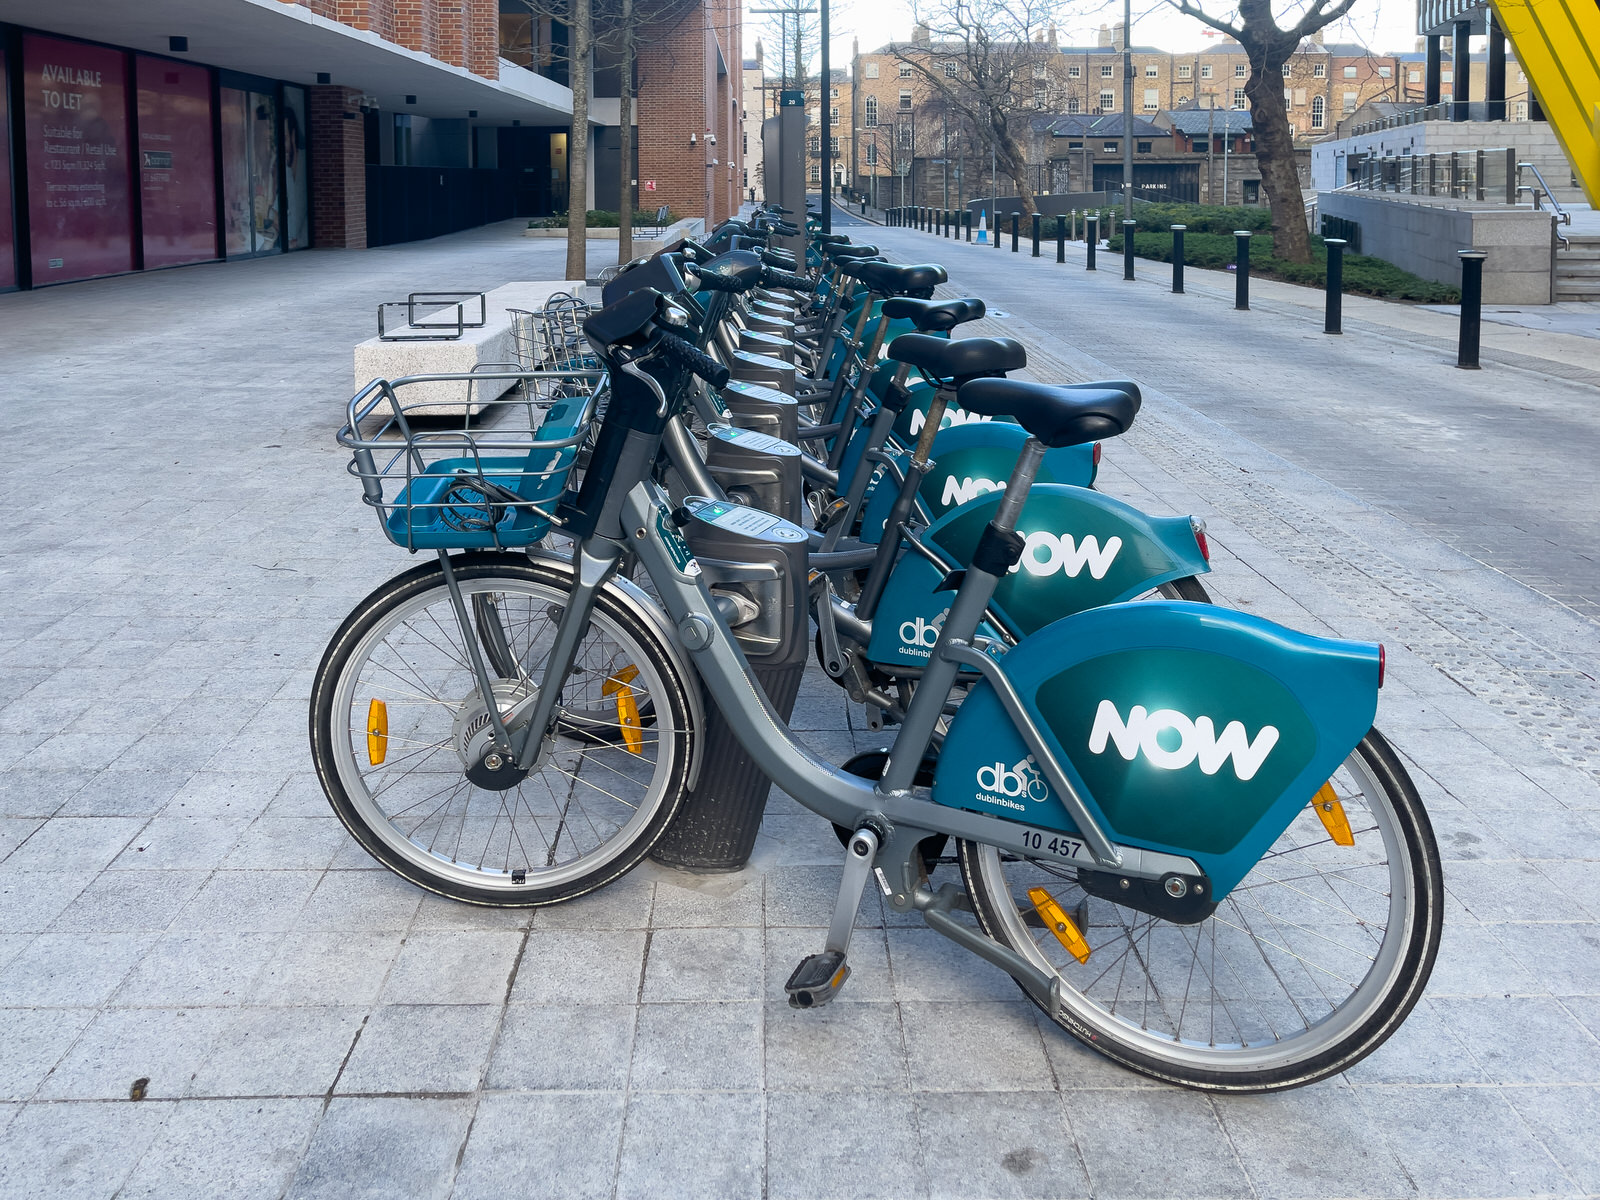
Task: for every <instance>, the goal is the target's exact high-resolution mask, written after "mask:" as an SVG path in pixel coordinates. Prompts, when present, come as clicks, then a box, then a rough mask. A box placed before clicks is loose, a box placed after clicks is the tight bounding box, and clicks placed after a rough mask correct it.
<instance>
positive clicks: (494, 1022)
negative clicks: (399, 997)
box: [335, 1004, 505, 1094]
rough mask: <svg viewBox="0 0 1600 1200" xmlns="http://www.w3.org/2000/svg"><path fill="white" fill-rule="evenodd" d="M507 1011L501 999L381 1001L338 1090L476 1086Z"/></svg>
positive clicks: (426, 1089) (427, 1089)
mask: <svg viewBox="0 0 1600 1200" xmlns="http://www.w3.org/2000/svg"><path fill="white" fill-rule="evenodd" d="M504 1011H505V1010H504V1009H503V1008H501V1007H500V1006H499V1005H498V1004H384V1005H380V1006H379V1007H378V1008H376V1009H375V1010H374V1011H373V1012H372V1014H371V1015H370V1016H369V1017H368V1018H367V1023H366V1025H365V1026H364V1027H363V1028H362V1030H361V1038H360V1040H359V1041H358V1042H357V1043H356V1047H355V1049H354V1050H353V1051H352V1052H351V1054H350V1057H349V1059H348V1061H346V1063H345V1065H344V1070H343V1071H341V1072H340V1074H339V1082H338V1085H337V1086H336V1088H335V1091H337V1092H340V1093H351V1092H371V1093H379V1092H386V1093H407V1094H417V1093H438V1092H463V1093H465V1092H474V1091H476V1090H477V1089H478V1085H479V1083H480V1082H481V1081H482V1079H483V1074H484V1070H485V1069H486V1068H487V1066H488V1063H489V1050H490V1047H491V1045H492V1044H493V1041H494V1035H495V1031H496V1030H497V1029H498V1027H499V1025H500V1020H501V1017H502V1015H503V1014H504Z"/></svg>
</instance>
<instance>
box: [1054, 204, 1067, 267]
mask: <svg viewBox="0 0 1600 1200" xmlns="http://www.w3.org/2000/svg"><path fill="white" fill-rule="evenodd" d="M1056 261H1057V262H1058V263H1064V262H1066V261H1067V215H1066V214H1065V213H1057V214H1056Z"/></svg>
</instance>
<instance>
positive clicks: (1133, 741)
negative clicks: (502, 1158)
mask: <svg viewBox="0 0 1600 1200" xmlns="http://www.w3.org/2000/svg"><path fill="white" fill-rule="evenodd" d="M1163 734H1166V735H1167V737H1166V740H1167V742H1168V743H1171V742H1173V741H1176V742H1177V745H1175V746H1170V745H1162V741H1161V739H1162V735H1163ZM1108 741H1109V742H1112V743H1114V744H1115V745H1116V747H1117V753H1118V754H1120V755H1122V757H1123V758H1124V759H1126V760H1127V761H1128V762H1132V761H1133V760H1134V758H1136V757H1137V756H1138V755H1139V754H1140V753H1141V752H1142V753H1143V754H1144V756H1145V759H1146V760H1147V761H1148V762H1149V763H1150V765H1151V766H1152V767H1159V768H1160V769H1161V770H1163V771H1181V770H1182V769H1183V768H1184V767H1187V766H1188V765H1189V764H1190V763H1193V762H1195V761H1198V762H1199V764H1200V770H1201V771H1202V772H1203V773H1205V774H1206V775H1215V774H1216V773H1217V772H1218V771H1220V770H1221V769H1222V764H1223V763H1225V762H1227V761H1228V760H1229V759H1232V760H1233V773H1234V774H1235V775H1237V776H1238V777H1239V781H1240V782H1241V783H1244V782H1248V781H1249V780H1250V779H1253V778H1254V777H1255V773H1256V772H1257V771H1259V770H1260V769H1261V764H1262V763H1264V762H1266V761H1267V755H1269V754H1271V753H1272V748H1273V747H1274V746H1276V745H1277V744H1278V729H1277V727H1276V726H1274V725H1263V726H1262V727H1261V731H1260V732H1259V733H1257V734H1256V736H1255V740H1254V741H1251V740H1250V737H1249V735H1248V734H1246V733H1245V728H1244V723H1243V722H1241V721H1229V722H1228V724H1227V725H1226V726H1225V727H1224V728H1223V730H1222V735H1221V736H1220V737H1219V736H1218V735H1217V726H1216V722H1215V721H1213V720H1212V719H1211V718H1210V717H1195V718H1193V719H1192V720H1191V719H1190V718H1189V717H1186V716H1184V715H1183V714H1182V713H1181V712H1178V711H1177V710H1176V709H1172V708H1158V709H1157V710H1156V711H1155V712H1147V711H1146V710H1145V708H1144V706H1143V705H1142V704H1135V705H1134V706H1133V707H1132V708H1130V709H1129V710H1128V719H1127V720H1126V721H1124V720H1123V719H1122V714H1121V713H1120V712H1118V711H1117V706H1116V705H1115V704H1113V703H1112V702H1111V701H1109V700H1102V701H1100V707H1099V708H1098V709H1097V710H1096V711H1095V714H1094V727H1093V728H1092V729H1090V731H1089V751H1090V753H1092V754H1104V753H1105V750H1106V743H1107V742H1108Z"/></svg>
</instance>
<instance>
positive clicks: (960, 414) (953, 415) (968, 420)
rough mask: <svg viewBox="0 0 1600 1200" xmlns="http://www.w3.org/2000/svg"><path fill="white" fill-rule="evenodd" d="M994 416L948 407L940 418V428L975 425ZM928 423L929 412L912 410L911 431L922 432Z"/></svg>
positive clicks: (918, 409)
mask: <svg viewBox="0 0 1600 1200" xmlns="http://www.w3.org/2000/svg"><path fill="white" fill-rule="evenodd" d="M992 420H994V418H993V417H986V416H983V415H982V414H981V413H974V412H967V411H966V409H963V408H946V409H945V410H944V416H943V417H942V418H940V421H939V428H940V429H949V428H950V427H951V426H954V425H973V424H976V423H977V422H979V421H992ZM927 423H928V414H927V413H925V412H923V411H922V410H921V409H920V408H914V409H912V410H911V433H912V435H913V436H915V435H916V434H919V433H921V432H922V427H923V426H924V425H926V424H927Z"/></svg>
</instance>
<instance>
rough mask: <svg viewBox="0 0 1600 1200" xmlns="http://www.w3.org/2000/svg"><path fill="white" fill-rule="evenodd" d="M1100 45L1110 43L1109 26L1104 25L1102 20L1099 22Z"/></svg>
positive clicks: (1108, 44)
mask: <svg viewBox="0 0 1600 1200" xmlns="http://www.w3.org/2000/svg"><path fill="white" fill-rule="evenodd" d="M1100 45H1101V46H1110V45H1111V30H1110V29H1109V28H1107V26H1106V24H1105V22H1104V21H1102V22H1101V23H1100Z"/></svg>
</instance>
